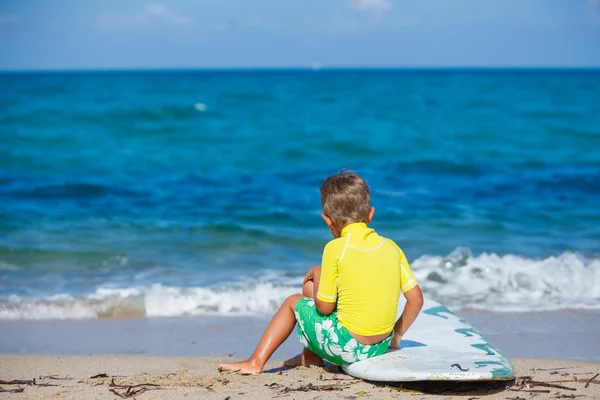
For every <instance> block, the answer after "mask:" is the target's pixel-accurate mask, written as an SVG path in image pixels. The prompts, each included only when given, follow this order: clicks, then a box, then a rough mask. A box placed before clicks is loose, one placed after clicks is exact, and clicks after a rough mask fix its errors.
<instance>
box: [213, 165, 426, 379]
mask: <svg viewBox="0 0 600 400" xmlns="http://www.w3.org/2000/svg"><path fill="white" fill-rule="evenodd" d="M321 206H322V208H323V214H322V215H321V216H322V217H323V220H325V223H326V224H327V226H328V227H329V229H330V230H331V233H332V235H333V237H334V239H333V240H332V241H330V242H329V243H327V245H326V246H325V250H324V251H323V259H322V264H321V267H312V268H311V269H310V270H309V271H308V273H307V274H306V276H305V278H304V284H303V290H302V293H303V294H294V295H291V296H290V297H288V298H287V299H286V300H285V301H284V302H283V304H282V305H281V308H280V309H279V310H278V311H277V313H276V314H275V316H274V317H273V319H272V320H271V322H270V323H269V325H268V326H267V329H266V330H265V333H264V334H263V336H262V338H261V339H260V342H259V343H258V345H257V347H256V349H255V350H254V353H253V354H252V356H250V358H249V359H247V360H244V361H241V362H236V363H227V364H219V365H218V367H217V368H218V369H219V371H236V372H240V373H242V374H259V373H261V372H262V370H263V367H264V365H265V363H266V362H267V360H268V359H269V358H270V357H271V355H273V353H274V352H275V350H277V348H278V347H279V346H280V345H281V344H282V343H283V342H284V341H285V340H286V339H287V338H288V336H289V335H290V334H291V333H292V330H293V329H294V326H295V324H296V321H298V338H299V339H300V342H301V343H302V345H303V346H304V350H303V352H302V354H300V355H298V356H296V357H294V358H292V359H290V360H287V361H285V362H284V363H283V365H285V366H288V367H295V366H299V365H303V366H308V365H323V359H325V360H327V361H329V362H331V363H333V364H336V365H342V364H350V363H353V362H356V361H360V360H364V359H366V358H369V357H373V356H377V355H380V354H383V353H385V352H386V351H387V350H388V348H392V349H398V348H400V341H401V339H402V335H404V333H405V332H406V331H407V330H408V328H409V327H410V326H411V325H412V323H413V322H414V321H415V319H416V318H417V315H418V314H419V312H420V311H421V307H422V306H423V295H422V293H421V289H420V288H419V286H418V285H417V282H416V281H415V279H414V277H413V275H412V272H411V270H410V267H409V265H408V262H407V261H406V257H405V256H404V253H403V252H402V250H400V248H399V247H398V246H397V245H396V244H395V243H394V242H393V241H391V240H390V239H386V238H383V237H381V236H379V235H377V234H376V233H375V231H374V230H373V229H370V228H368V227H367V223H370V222H371V219H372V218H373V213H374V212H375V208H374V207H371V199H370V191H369V187H368V186H367V183H366V182H365V181H364V180H363V179H362V178H361V177H360V176H358V175H357V174H355V173H354V172H351V171H342V172H340V173H339V174H336V175H332V176H330V177H329V178H327V179H326V180H325V182H323V185H321ZM400 291H402V293H404V296H405V297H406V300H407V301H406V306H405V307H404V311H403V313H402V316H401V317H400V318H399V319H398V321H396V322H395V318H396V309H397V306H398V297H399V294H400ZM394 322H395V323H394Z"/></svg>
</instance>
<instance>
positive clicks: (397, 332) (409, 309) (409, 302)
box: [390, 285, 423, 349]
mask: <svg viewBox="0 0 600 400" xmlns="http://www.w3.org/2000/svg"><path fill="white" fill-rule="evenodd" d="M404 297H406V305H405V306H404V311H402V315H401V316H400V318H399V319H398V321H396V324H395V325H394V335H393V336H392V341H391V343H390V349H398V348H400V341H401V340H402V335H404V334H405V333H406V331H407V330H408V328H410V326H411V325H412V324H413V322H415V320H416V319H417V315H419V312H420V311H421V308H422V307H423V293H422V292H421V288H420V287H419V286H418V285H417V286H415V287H413V288H412V289H410V290H409V291H407V292H406V293H404Z"/></svg>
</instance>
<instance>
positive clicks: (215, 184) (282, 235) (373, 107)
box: [0, 69, 600, 323]
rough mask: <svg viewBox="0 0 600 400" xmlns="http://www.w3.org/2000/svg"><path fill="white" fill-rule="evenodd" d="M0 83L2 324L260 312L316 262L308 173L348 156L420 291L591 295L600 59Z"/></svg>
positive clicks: (490, 301)
mask: <svg viewBox="0 0 600 400" xmlns="http://www.w3.org/2000/svg"><path fill="white" fill-rule="evenodd" d="M0 87H2V90H1V91H0V320H30V319H44V320H47V319H51V320H66V319H69V320H72V319H102V318H113V317H121V318H134V317H136V318H159V317H182V316H185V317H187V316H202V315H206V316H211V317H214V316H235V317H239V318H247V317H248V316H257V317H260V318H264V317H267V316H269V315H271V314H272V313H273V312H274V311H275V310H276V309H277V308H278V306H279V305H280V303H281V301H282V300H283V299H284V298H285V297H286V296H287V295H289V294H291V293H294V292H298V291H299V290H300V285H301V282H302V277H303V276H304V273H305V272H306V270H307V269H308V268H309V267H310V266H312V265H318V264H319V263H320V261H321V260H320V258H321V253H322V250H323V247H324V246H325V244H326V243H327V241H328V240H330V239H331V237H330V236H331V234H330V232H329V230H328V228H327V227H326V225H325V224H324V223H323V221H322V220H321V218H320V200H319V186H320V184H321V182H322V181H323V180H324V179H325V178H326V177H327V176H328V175H331V174H334V173H337V172H339V171H340V170H341V169H343V168H347V169H351V170H354V171H356V172H358V173H359V174H361V175H362V176H363V177H364V178H365V179H366V180H367V182H368V183H369V184H370V187H371V195H372V203H373V205H374V206H375V208H376V211H375V216H374V220H373V223H372V224H371V226H372V227H373V228H375V229H376V230H377V232H378V233H379V234H381V235H382V236H386V237H389V238H391V239H393V240H395V241H396V242H397V243H398V244H399V245H400V247H402V249H403V250H404V252H405V253H406V255H407V257H408V259H409V261H410V262H411V266H412V268H413V271H414V274H415V276H416V278H417V280H418V282H419V284H420V286H421V288H422V289H423V291H424V293H425V295H426V296H428V297H429V298H432V299H435V300H437V301H440V302H442V303H444V304H446V305H448V306H449V307H451V308H452V309H454V310H458V311H460V310H465V311H466V312H483V311H488V312H493V313H506V312H508V313H531V312H535V313H536V314H535V315H539V314H537V313H538V312H542V311H545V312H551V313H554V314H553V315H554V316H555V317H556V315H559V314H557V313H561V312H566V311H565V310H592V311H593V310H599V309H600V212H599V205H600V151H598V149H599V148H600V71H599V70H327V69H324V70H319V71H312V70H232V71H226V70H223V71H209V70H207V71H125V72H118V71H112V72H111V71H109V72H73V73H70V72H64V73H59V72H54V73H12V74H11V73H3V74H1V75H0ZM585 312H588V311H585ZM595 313H597V311H596V312H595ZM595 313H592V314H593V315H597V314H595ZM498 315H500V314H498ZM596 319H597V318H596ZM65 323H66V322H65Z"/></svg>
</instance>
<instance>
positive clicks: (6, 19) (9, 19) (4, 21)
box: [0, 14, 21, 25]
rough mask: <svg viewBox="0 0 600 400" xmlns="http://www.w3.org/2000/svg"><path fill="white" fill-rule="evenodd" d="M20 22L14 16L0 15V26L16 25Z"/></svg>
mask: <svg viewBox="0 0 600 400" xmlns="http://www.w3.org/2000/svg"><path fill="white" fill-rule="evenodd" d="M19 22H21V20H20V19H19V17H17V16H16V15H15V14H0V25H8V24H18V23H19Z"/></svg>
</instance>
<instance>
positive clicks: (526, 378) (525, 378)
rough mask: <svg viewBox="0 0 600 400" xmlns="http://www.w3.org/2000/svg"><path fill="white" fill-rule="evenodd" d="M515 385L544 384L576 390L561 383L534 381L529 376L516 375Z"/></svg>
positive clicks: (555, 387)
mask: <svg viewBox="0 0 600 400" xmlns="http://www.w3.org/2000/svg"><path fill="white" fill-rule="evenodd" d="M516 386H527V387H529V386H545V387H551V388H554V389H564V390H577V389H575V388H570V387H567V386H562V385H555V384H553V383H548V382H540V381H534V380H533V379H531V377H530V376H522V377H518V378H517V383H516Z"/></svg>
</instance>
